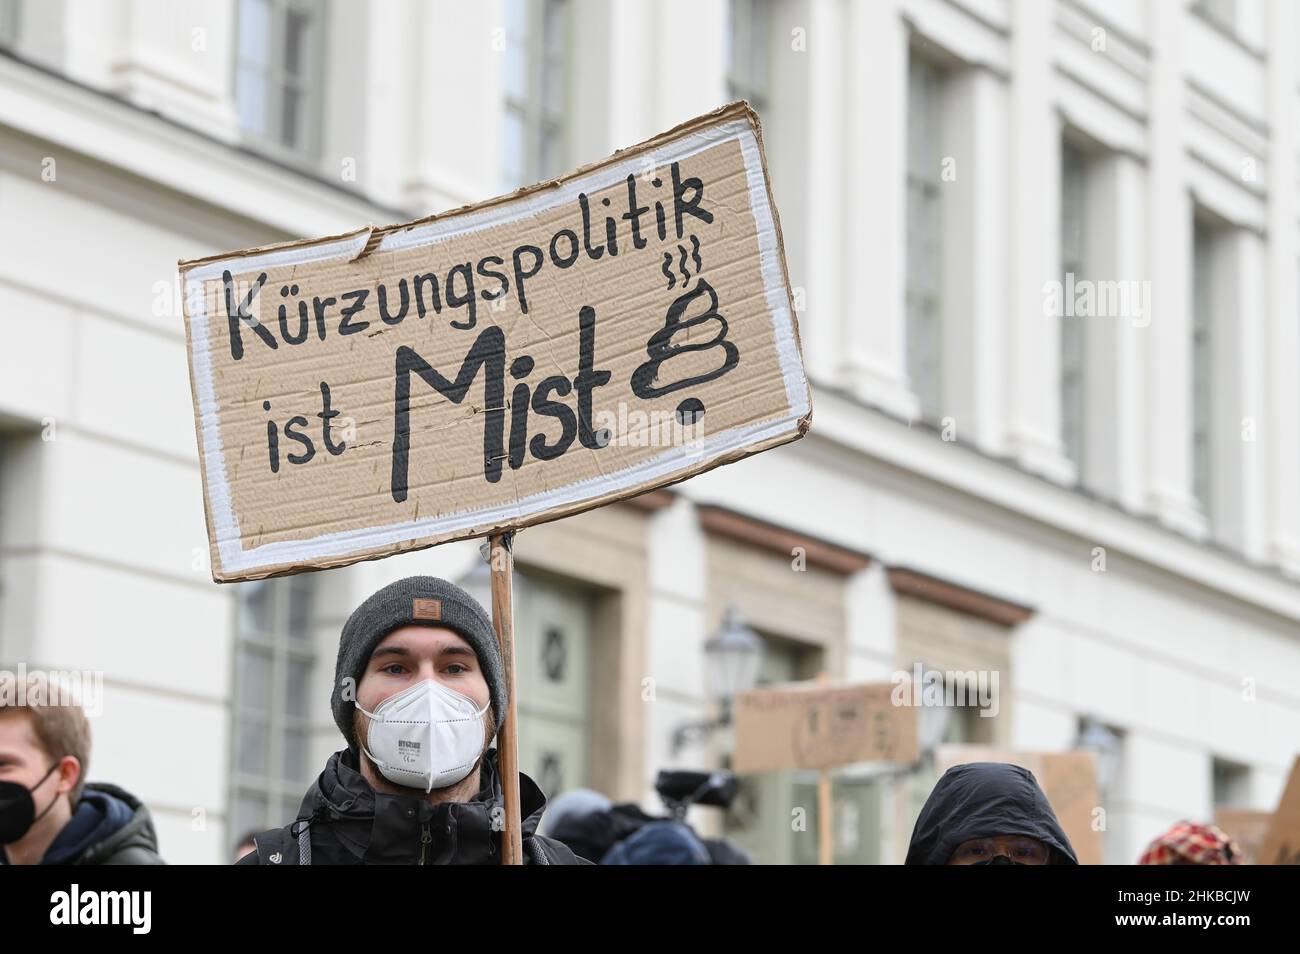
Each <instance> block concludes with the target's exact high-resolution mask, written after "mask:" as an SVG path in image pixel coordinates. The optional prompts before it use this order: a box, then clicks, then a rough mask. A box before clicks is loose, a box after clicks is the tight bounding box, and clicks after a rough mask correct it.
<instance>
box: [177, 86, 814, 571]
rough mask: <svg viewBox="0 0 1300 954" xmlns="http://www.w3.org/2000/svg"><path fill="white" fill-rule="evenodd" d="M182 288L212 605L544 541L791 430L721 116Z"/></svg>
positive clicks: (791, 350)
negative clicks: (285, 578)
mask: <svg viewBox="0 0 1300 954" xmlns="http://www.w3.org/2000/svg"><path fill="white" fill-rule="evenodd" d="M180 271H181V277H182V281H183V284H184V289H185V319H186V334H187V340H188V345H189V360H190V376H191V383H192V387H193V397H194V415H195V427H196V430H197V433H198V444H199V451H200V459H201V462H202V471H203V487H204V499H205V504H206V509H207V522H208V535H209V544H210V549H211V558H212V574H213V578H214V579H216V580H219V581H230V580H243V579H258V578H261V577H266V576H271V575H276V574H279V573H286V572H292V571H294V570H298V569H305V568H319V567H330V566H342V565H345V564H348V563H352V562H355V561H357V560H362V559H370V558H375V557H380V556H385V555H388V554H391V553H397V552H402V551H406V550H410V549H415V548H419V547H424V546H430V545H432V544H435V543H440V542H444V541H447V540H455V539H461V538H466V537H479V536H485V535H488V534H491V533H495V532H501V531H503V530H512V529H518V528H520V527H524V526H528V525H530V524H534V523H539V522H542V521H545V520H553V519H556V518H558V517H563V516H566V515H569V514H573V513H577V512H579V511H582V510H586V509H589V508H591V507H595V506H599V505H601V504H605V503H609V502H611V501H613V500H618V499H620V498H624V497H629V496H633V495H635V494H638V493H641V492H643V491H645V490H648V489H650V488H653V487H658V486H661V485H664V484H668V483H672V482H674V481H678V480H682V479H684V478H686V477H690V476H692V475H694V474H698V473H700V472H701V471H704V470H708V469H710V468H712V467H716V466H718V465H720V464H725V463H728V462H731V461H734V460H738V459H740V458H742V457H745V456H748V455H750V454H754V453H757V452H759V451H762V450H765V449H767V448H770V447H774V446H776V445H778V444H782V443H785V442H787V441H791V440H794V439H796V438H798V437H800V436H802V434H803V433H804V432H805V431H806V430H807V428H808V424H809V420H810V417H811V396H810V393H809V389H808V383H807V380H806V378H805V376H804V371H803V366H802V361H801V357H800V351H799V336H798V330H797V327H796V322H795V314H794V308H793V304H792V300H791V294H790V289H789V285H788V280H787V276H786V268H785V259H784V252H783V250H782V247H781V231H780V225H779V222H778V219H777V214H776V210H775V208H774V207H773V204H772V199H771V195H770V192H769V189H768V183H767V176H766V167H765V163H764V158H763V151H762V142H761V138H760V135H759V131H758V127H757V122H756V120H755V117H754V115H753V113H752V112H751V111H750V110H749V108H748V107H747V106H746V105H745V104H743V103H736V104H733V105H731V106H728V107H725V108H723V109H721V110H717V111H715V112H713V113H711V114H709V115H707V116H702V117H700V118H698V119H695V120H693V121H691V122H688V123H686V124H684V125H682V126H679V127H678V128H676V129H674V130H672V131H671V132H669V133H665V134H663V135H661V136H658V137H656V138H655V139H652V140H649V141H648V142H646V143H643V144H642V145H640V146H636V147H633V148H631V149H627V150H624V151H622V152H619V153H617V154H615V155H614V156H612V157H610V158H608V159H606V160H604V161H602V162H599V163H596V164H594V165H590V166H586V167H584V168H581V169H578V170H577V171H575V172H573V173H570V174H568V175H566V176H563V177H561V178H559V179H556V180H553V181H550V182H545V183H542V184H540V185H536V186H533V187H531V188H528V189H523V190H520V191H518V192H516V193H514V194H512V195H510V196H503V197H501V198H497V199H493V200H491V201H489V202H484V203H482V204H480V205H476V206H470V207H467V208H464V209H459V210H456V211H454V212H450V213H447V214H444V215H438V216H433V217H430V218H427V219H422V220H419V221H416V222H412V223H409V224H405V225H395V226H388V227H385V228H366V229H362V230H359V231H357V232H353V233H350V234H346V235H339V236H334V237H330V238H324V239H315V240H311V241H303V242H295V243H288V244H284V245H276V246H268V247H265V248H259V249H251V250H247V251H242V252H235V253H230V254H225V255H216V256H211V257H209V258H204V259H197V260H193V261H186V262H182V263H181V265H180Z"/></svg>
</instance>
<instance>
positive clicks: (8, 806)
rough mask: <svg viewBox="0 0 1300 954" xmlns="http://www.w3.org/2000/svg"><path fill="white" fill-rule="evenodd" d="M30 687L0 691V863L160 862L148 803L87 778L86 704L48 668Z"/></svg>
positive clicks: (88, 739)
mask: <svg viewBox="0 0 1300 954" xmlns="http://www.w3.org/2000/svg"><path fill="white" fill-rule="evenodd" d="M24 690H25V691H24V693H23V694H22V696H21V697H19V696H18V694H17V693H10V692H8V691H6V692H5V693H3V694H0V865H160V864H162V863H163V860H162V858H160V857H159V856H158V838H157V836H156V835H155V834H154V827H153V819H152V818H151V817H150V815H149V809H148V808H146V807H145V806H144V804H143V803H142V802H141V801H140V800H139V799H138V798H136V797H135V796H133V795H131V794H130V793H129V792H127V791H125V790H124V789H121V788H118V787H117V786H116V785H110V784H108V783H107V782H86V781H85V777H86V768H87V766H88V765H89V762H90V742H91V739H90V723H89V720H88V719H87V718H86V712H85V710H84V709H83V708H82V707H81V706H80V705H78V704H76V702H75V701H74V700H72V699H71V698H66V699H65V698H63V697H62V696H61V693H62V692H64V691H65V687H61V686H60V685H59V684H58V683H55V682H51V681H50V680H48V679H47V678H46V677H45V676H43V675H37V674H33V675H32V676H30V677H28V679H27V681H26V683H25V686H24Z"/></svg>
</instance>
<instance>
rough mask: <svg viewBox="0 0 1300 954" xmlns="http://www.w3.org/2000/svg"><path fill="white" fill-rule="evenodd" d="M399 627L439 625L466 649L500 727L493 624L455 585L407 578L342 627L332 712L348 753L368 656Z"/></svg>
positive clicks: (500, 684) (500, 676) (501, 690)
mask: <svg viewBox="0 0 1300 954" xmlns="http://www.w3.org/2000/svg"><path fill="white" fill-rule="evenodd" d="M403 626H442V627H445V628H447V629H450V630H451V631H452V632H454V633H456V634H458V635H459V636H461V637H462V638H463V639H464V640H465V642H467V643H469V644H470V647H471V648H473V650H474V653H475V654H476V655H477V656H478V662H479V665H480V666H481V667H482V669H483V678H484V679H486V680H487V684H488V690H489V692H490V693H491V696H492V714H493V715H494V716H495V717H496V724H497V725H498V726H500V725H501V721H502V719H504V718H505V712H506V698H507V687H506V684H505V674H504V673H503V672H502V667H501V650H500V647H499V646H498V645H497V634H496V630H495V629H493V628H492V620H490V619H489V618H488V614H487V613H486V612H485V611H484V609H483V607H482V606H480V605H479V604H478V602H477V601H476V600H475V599H474V597H472V596H470V595H469V594H468V593H466V592H465V591H464V590H462V589H461V588H460V587H459V586H457V585H456V584H454V583H448V582H447V581H446V580H440V579H438V578H437V577H434V576H408V577H407V578H406V579H404V580H398V581H397V582H396V583H390V584H388V585H387V586H385V587H384V588H383V589H381V590H379V591H378V592H376V593H374V594H373V595H371V596H370V597H369V598H368V599H367V600H366V601H365V602H364V603H362V604H361V605H360V606H358V607H357V608H356V609H355V610H354V611H353V613H352V615H351V616H349V617H348V621H347V622H346V623H344V624H343V634H342V636H340V637H339V658H338V662H337V664H335V666H334V694H333V696H332V697H331V698H330V708H331V709H332V710H333V711H334V722H335V724H336V725H337V726H338V727H339V731H340V732H342V733H343V737H344V738H345V739H347V742H348V748H350V749H356V747H357V737H356V733H355V732H354V731H353V730H352V713H353V706H354V700H355V698H356V691H357V686H358V685H360V683H361V676H362V674H363V673H364V672H365V669H366V665H367V664H368V663H369V662H370V654H371V653H372V652H374V651H375V647H376V646H378V645H379V643H380V642H381V641H383V638H384V637H385V636H387V635H388V634H389V633H391V632H392V631H393V630H395V629H400V628H401V627H403ZM348 680H350V682H349V681H348ZM348 686H350V687H351V691H350V692H349V693H348V697H349V698H347V699H344V689H345V688H347V687H348Z"/></svg>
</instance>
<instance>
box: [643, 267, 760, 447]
mask: <svg viewBox="0 0 1300 954" xmlns="http://www.w3.org/2000/svg"><path fill="white" fill-rule="evenodd" d="M701 298H707V299H708V300H707V302H701V301H700V299H701ZM697 302H698V304H697ZM699 305H703V310H698V311H696V313H694V314H691V315H687V314H686V312H687V309H690V308H692V306H695V307H696V308H697V309H698V308H699ZM710 322H712V323H714V324H715V325H716V327H717V333H716V334H714V336H713V337H712V338H709V339H708V340H707V341H694V340H691V338H692V332H693V330H694V329H695V328H696V327H697V326H699V325H703V324H707V323H710ZM710 348H721V349H722V364H721V365H719V366H718V367H717V368H714V369H713V370H712V371H708V372H705V373H704V374H696V375H693V376H691V377H687V378H683V379H682V380H680V381H674V382H672V383H671V384H659V383H658V381H659V371H660V365H662V364H663V363H664V362H665V361H668V360H670V359H671V358H673V357H676V356H678V355H682V354H688V353H690V352H693V351H707V350H709V349H710ZM645 350H646V356H647V357H648V358H649V360H648V361H646V362H645V363H644V364H642V365H641V366H640V367H639V368H637V369H636V371H634V372H633V373H632V393H633V394H635V395H636V396H637V397H639V398H642V399H650V398H657V397H660V396H662V395H664V394H671V393H672V392H673V391H679V390H681V389H682V388H689V387H694V386H695V385H697V384H704V383H705V382H706V381H712V380H713V379H714V378H717V377H721V376H722V375H724V374H726V373H727V372H728V371H730V370H731V369H732V368H734V367H735V366H736V365H737V364H739V363H740V350H739V349H738V348H737V347H736V346H735V344H733V343H732V342H730V341H728V340H727V319H725V318H723V317H722V315H720V314H718V293H717V292H715V291H714V290H713V286H712V285H710V284H709V283H708V282H707V281H705V280H704V279H702V278H701V279H699V280H698V281H697V282H696V284H695V288H693V289H692V290H691V291H688V292H686V293H684V294H682V295H680V296H678V297H677V299H676V300H675V301H674V302H673V303H672V304H671V305H669V306H668V314H667V315H666V317H665V319H664V326H663V327H662V328H660V329H659V330H658V331H656V332H655V333H654V334H653V335H651V337H650V340H649V342H647V343H646V349H645ZM703 415H704V402H703V401H701V400H700V399H699V398H686V399H685V400H683V401H682V402H681V403H680V404H678V405H677V420H678V421H679V422H680V423H681V424H684V425H691V424H694V423H695V422H696V421H698V420H699V419H700V418H701V417H702V416H703Z"/></svg>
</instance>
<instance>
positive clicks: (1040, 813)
mask: <svg viewBox="0 0 1300 954" xmlns="http://www.w3.org/2000/svg"><path fill="white" fill-rule="evenodd" d="M994 835H1028V836H1029V837H1031V838H1037V839H1038V840H1039V841H1041V842H1044V843H1045V844H1047V845H1048V846H1050V847H1051V848H1052V849H1053V858H1052V862H1053V863H1054V864H1067V865H1077V864H1078V863H1079V859H1078V858H1076V857H1075V854H1074V849H1073V848H1072V847H1071V846H1070V840H1069V839H1068V838H1066V837H1065V832H1064V830H1062V828H1061V824H1060V822H1058V821H1057V820H1056V813H1055V812H1053V811H1052V806H1051V805H1050V804H1049V803H1048V801H1047V796H1046V795H1044V794H1043V790H1042V789H1041V788H1039V787H1038V782H1037V781H1036V780H1035V779H1034V775H1033V773H1032V772H1030V771H1029V770H1028V769H1026V768H1022V767H1021V766H1019V765H1009V764H1004V763H1001V762H972V763H970V764H969V765H955V766H953V767H952V768H950V769H948V771H947V772H945V773H944V775H943V778H941V779H939V783H938V784H937V785H935V787H934V791H933V792H931V793H930V797H929V798H928V799H926V802H925V807H923V808H922V809H921V814H920V816H919V817H918V818H917V819H916V827H915V828H914V829H912V843H911V845H910V846H909V847H908V849H907V861H906V862H905V864H909V865H943V864H947V863H948V859H949V858H951V857H952V853H953V851H954V850H955V849H956V848H957V846H958V845H960V844H961V843H962V842H965V841H970V840H971V839H972V838H989V837H992V836H994Z"/></svg>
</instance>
